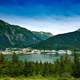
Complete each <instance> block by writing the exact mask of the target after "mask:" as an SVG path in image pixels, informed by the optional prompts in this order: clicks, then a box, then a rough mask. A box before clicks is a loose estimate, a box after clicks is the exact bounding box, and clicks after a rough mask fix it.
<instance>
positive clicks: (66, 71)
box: [0, 51, 80, 77]
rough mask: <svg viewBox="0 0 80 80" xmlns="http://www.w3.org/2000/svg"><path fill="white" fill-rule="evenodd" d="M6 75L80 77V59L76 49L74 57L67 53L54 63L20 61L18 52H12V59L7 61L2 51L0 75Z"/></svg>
mask: <svg viewBox="0 0 80 80" xmlns="http://www.w3.org/2000/svg"><path fill="white" fill-rule="evenodd" d="M4 75H6V76H20V75H24V76H33V75H42V76H67V77H69V76H73V77H80V59H79V55H78V54H77V53H76V52H75V51H74V55H73V57H70V56H69V55H67V54H65V55H63V56H61V58H60V59H58V60H57V61H56V62H54V63H53V64H52V63H48V62H46V63H42V62H40V63H38V62H27V61H25V62H22V61H19V59H18V55H17V54H16V53H13V54H12V60H11V61H6V60H5V57H4V55H3V54H2V53H0V76H4Z"/></svg>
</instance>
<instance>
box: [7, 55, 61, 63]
mask: <svg viewBox="0 0 80 80" xmlns="http://www.w3.org/2000/svg"><path fill="white" fill-rule="evenodd" d="M18 57H19V60H21V61H33V62H43V63H44V62H48V63H53V62H54V61H56V60H57V59H59V58H60V56H55V55H54V54H19V55H18ZM5 58H6V60H11V55H10V54H9V55H6V56H5Z"/></svg>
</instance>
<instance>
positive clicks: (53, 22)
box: [0, 0, 80, 35]
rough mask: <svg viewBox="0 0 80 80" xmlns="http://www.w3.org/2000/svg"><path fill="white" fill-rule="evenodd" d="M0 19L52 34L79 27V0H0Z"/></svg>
mask: <svg viewBox="0 0 80 80" xmlns="http://www.w3.org/2000/svg"><path fill="white" fill-rule="evenodd" d="M0 19H3V20H5V21H7V22H9V23H11V24H16V25H20V26H22V27H25V28H27V29H30V30H34V31H46V32H51V33H53V34H54V35H56V34H61V33H66V32H71V31H75V30H77V29H78V28H80V0H0Z"/></svg>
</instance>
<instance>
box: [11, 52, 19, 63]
mask: <svg viewBox="0 0 80 80" xmlns="http://www.w3.org/2000/svg"><path fill="white" fill-rule="evenodd" d="M18 61H19V60H18V55H17V54H16V53H15V52H14V53H13V54H12V62H13V63H16V62H18Z"/></svg>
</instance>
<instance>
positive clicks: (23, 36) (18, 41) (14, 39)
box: [0, 20, 42, 48]
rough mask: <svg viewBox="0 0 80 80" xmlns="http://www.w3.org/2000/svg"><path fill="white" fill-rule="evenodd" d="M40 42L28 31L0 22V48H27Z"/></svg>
mask: <svg viewBox="0 0 80 80" xmlns="http://www.w3.org/2000/svg"><path fill="white" fill-rule="evenodd" d="M41 40H42V39H40V38H39V37H37V36H36V35H35V34H33V32H31V31H30V30H28V29H25V28H22V27H20V26H17V25H11V24H9V23H7V22H4V21H2V20H0V48H10V47H18V48H20V47H27V46H28V45H31V44H33V43H37V42H39V41H41Z"/></svg>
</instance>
